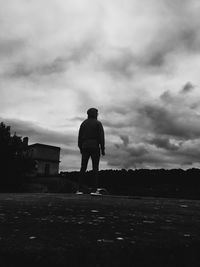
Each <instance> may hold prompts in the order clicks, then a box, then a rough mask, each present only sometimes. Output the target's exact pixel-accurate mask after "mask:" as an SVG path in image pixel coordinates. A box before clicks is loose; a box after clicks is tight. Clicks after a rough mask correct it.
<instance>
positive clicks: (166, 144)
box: [149, 136, 180, 151]
mask: <svg viewBox="0 0 200 267" xmlns="http://www.w3.org/2000/svg"><path fill="white" fill-rule="evenodd" d="M149 143H150V144H153V145H155V146H157V147H158V148H163V149H166V150H169V151H175V150H178V149H179V147H180V144H174V143H172V142H171V140H170V139H169V138H167V137H164V136H158V137H155V138H152V139H151V140H149Z"/></svg>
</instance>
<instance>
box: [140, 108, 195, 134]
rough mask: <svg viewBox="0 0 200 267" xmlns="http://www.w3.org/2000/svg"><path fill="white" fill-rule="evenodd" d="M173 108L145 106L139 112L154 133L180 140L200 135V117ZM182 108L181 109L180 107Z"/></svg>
mask: <svg viewBox="0 0 200 267" xmlns="http://www.w3.org/2000/svg"><path fill="white" fill-rule="evenodd" d="M178 108H179V107H178V106H175V107H174V109H173V110H172V109H171V107H168V108H167V107H164V106H161V105H150V104H149V105H145V106H144V107H142V108H141V109H140V110H139V112H140V113H141V115H142V117H143V118H145V119H146V120H147V121H148V122H149V125H150V127H152V130H153V131H154V132H155V133H158V134H165V135H170V136H174V137H178V138H182V139H191V138H192V139H193V138H197V137H198V136H199V135H200V125H199V123H198V122H199V120H200V116H199V115H198V114H195V113H194V114H193V113H192V112H190V111H188V110H187V109H186V111H187V112H185V110H184V109H183V110H182V113H180V111H179V110H178ZM181 108H182V107H181Z"/></svg>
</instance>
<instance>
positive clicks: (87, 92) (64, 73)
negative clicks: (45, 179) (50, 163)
mask: <svg viewBox="0 0 200 267" xmlns="http://www.w3.org/2000/svg"><path fill="white" fill-rule="evenodd" d="M0 6H1V8H0V121H3V122H4V123H6V124H7V125H10V126H11V130H12V132H16V133H17V134H18V135H20V136H23V137H24V136H28V137H29V143H30V144H33V143H44V144H49V145H55V146H59V147H61V163H60V169H61V170H68V171H72V170H78V169H79V167H80V153H79V150H78V147H77V137H78V130H79V126H80V124H81V122H82V121H83V120H84V119H85V118H86V117H87V116H86V111H87V109H88V108H90V107H96V108H97V109H98V110H99V120H100V121H101V122H102V124H103V126H104V129H105V135H106V150H105V152H106V156H105V157H103V158H102V160H101V164H100V168H101V169H110V168H112V169H121V168H125V169H130V168H133V169H134V168H169V169H170V168H183V169H186V168H193V167H200V164H199V161H200V75H199V70H200V19H199V14H200V1H199V0H173V1H172V0H140V1H138V0H29V1H27V0H20V1H16V0H0Z"/></svg>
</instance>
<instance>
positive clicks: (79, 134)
mask: <svg viewBox="0 0 200 267" xmlns="http://www.w3.org/2000/svg"><path fill="white" fill-rule="evenodd" d="M78 147H79V149H80V152H81V153H82V124H81V126H80V128H79V132H78Z"/></svg>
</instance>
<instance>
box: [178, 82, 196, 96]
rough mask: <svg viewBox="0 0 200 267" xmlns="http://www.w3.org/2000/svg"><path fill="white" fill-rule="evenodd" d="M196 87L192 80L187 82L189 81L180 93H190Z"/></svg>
mask: <svg viewBox="0 0 200 267" xmlns="http://www.w3.org/2000/svg"><path fill="white" fill-rule="evenodd" d="M194 88H195V86H194V85H193V84H192V83H191V82H187V83H186V84H185V85H184V86H183V88H182V90H181V91H180V93H183V94H185V93H189V92H190V91H192V90H193V89H194Z"/></svg>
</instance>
